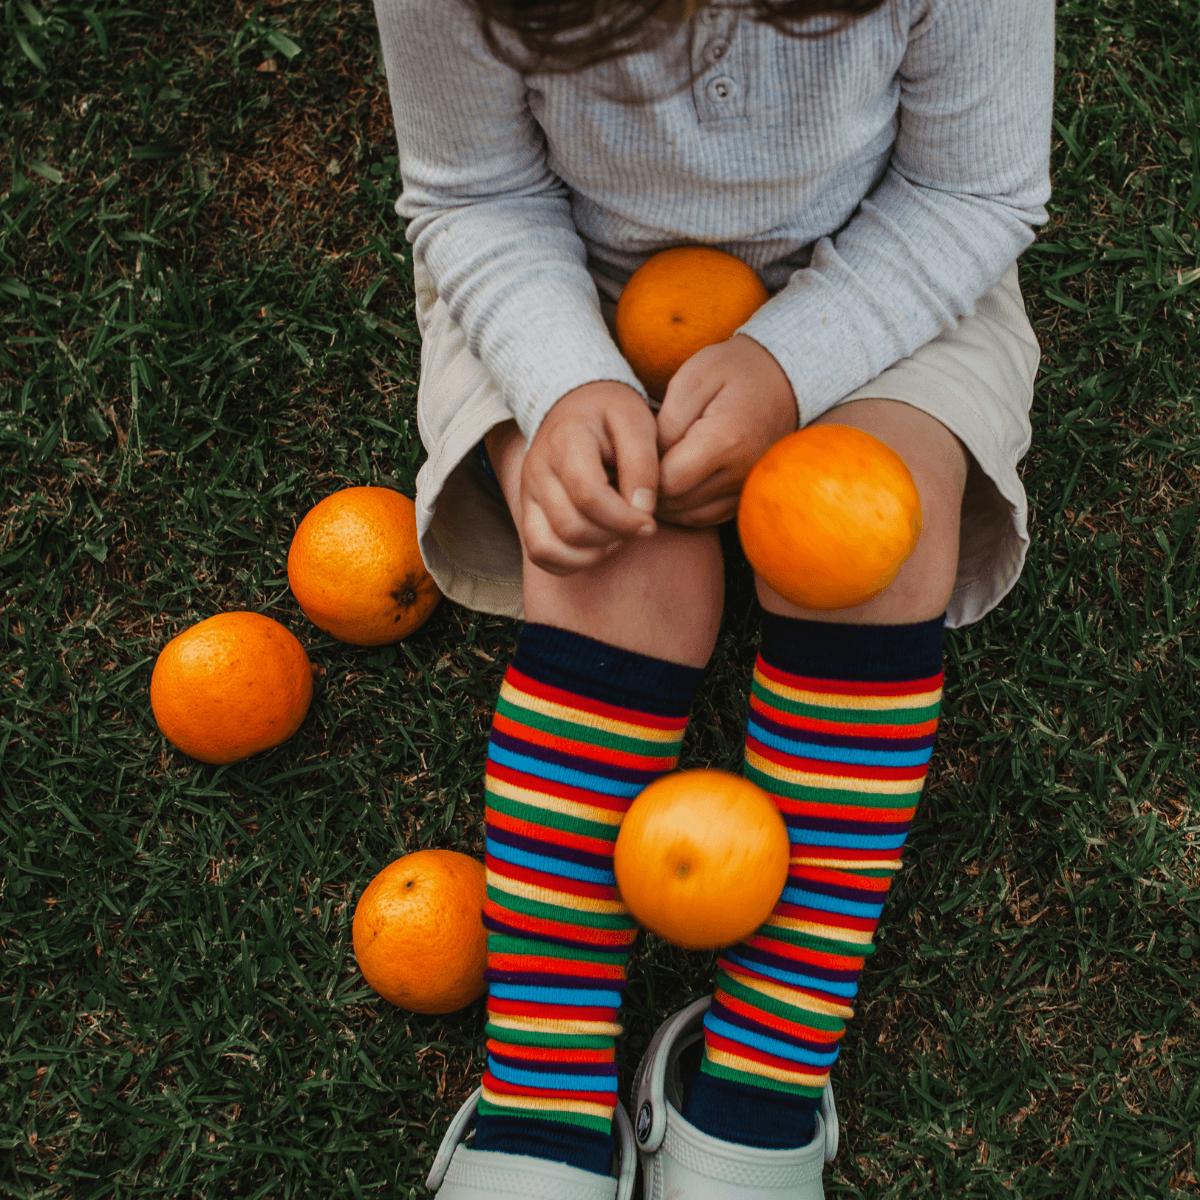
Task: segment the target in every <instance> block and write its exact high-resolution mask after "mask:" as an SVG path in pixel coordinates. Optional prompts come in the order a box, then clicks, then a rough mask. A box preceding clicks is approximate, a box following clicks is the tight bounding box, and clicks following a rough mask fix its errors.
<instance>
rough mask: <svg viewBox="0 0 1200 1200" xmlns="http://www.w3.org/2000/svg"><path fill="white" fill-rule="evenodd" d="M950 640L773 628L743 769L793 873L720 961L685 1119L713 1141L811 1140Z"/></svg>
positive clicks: (864, 630)
mask: <svg viewBox="0 0 1200 1200" xmlns="http://www.w3.org/2000/svg"><path fill="white" fill-rule="evenodd" d="M941 641H942V618H941V617H938V618H937V619H936V620H934V621H929V622H925V623H922V624H919V625H898V626H854V625H831V624H824V623H819V622H810V621H797V620H791V619H789V618H786V617H777V616H772V615H770V614H768V615H766V617H765V619H764V628H763V641H762V651H761V653H760V655H759V659H758V663H757V666H756V669H755V672H754V683H753V693H752V696H751V712H750V722H749V728H748V730H747V734H746V767H745V771H746V776H747V777H748V778H749V779H752V780H753V781H754V782H755V783H757V784H759V785H760V786H761V787H763V788H765V789H766V790H767V791H768V792H770V793H771V795H772V796H773V797H774V799H775V802H776V804H777V805H778V806H779V810H780V812H781V813H782V814H783V818H784V820H785V822H786V823H787V827H788V836H789V839H790V841H791V844H792V854H791V865H790V867H789V870H788V880H787V884H786V886H785V888H784V892H783V895H782V897H781V898H780V901H779V903H778V904H777V905H776V907H775V911H774V912H773V913H772V914H771V916H770V917H769V918H768V919H767V922H766V923H765V924H764V925H763V926H761V927H760V928H759V930H758V931H757V932H756V933H755V934H754V936H753V937H751V938H749V939H748V940H747V941H745V942H743V943H741V944H740V945H738V946H735V947H733V948H731V949H729V950H727V951H726V952H725V953H724V954H723V955H722V956H721V958H720V959H719V963H718V967H719V973H718V977H717V990H716V995H715V998H714V1000H713V1005H712V1008H711V1009H710V1010H709V1013H708V1015H707V1017H706V1018H705V1022H704V1041H705V1054H704V1060H703V1062H702V1063H701V1066H700V1076H699V1078H697V1080H696V1081H695V1083H694V1085H693V1087H692V1088H691V1090H690V1091H689V1092H688V1093H687V1096H686V1100H685V1107H684V1115H685V1116H687V1117H688V1119H689V1120H690V1121H692V1122H693V1124H696V1125H697V1126H698V1127H699V1128H701V1129H703V1130H704V1131H705V1132H706V1133H711V1134H712V1135H713V1136H715V1137H720V1138H723V1139H724V1140H726V1141H734V1142H741V1143H743V1144H748V1145H755V1146H767V1147H781V1146H789V1145H790V1146H799V1145H804V1144H805V1143H806V1142H807V1141H809V1140H811V1137H812V1131H813V1128H814V1119H813V1113H814V1112H815V1110H816V1109H817V1108H818V1107H819V1105H820V1097H821V1093H822V1091H823V1090H824V1087H825V1083H826V1081H827V1079H828V1077H829V1069H830V1067H831V1065H832V1064H833V1062H834V1060H835V1059H836V1058H837V1053H838V1043H839V1041H840V1039H841V1037H842V1034H843V1032H844V1030H845V1022H846V1020H847V1019H848V1018H849V1017H850V1016H851V1015H852V1010H851V1007H850V1001H851V1000H852V998H853V997H854V996H855V995H856V994H857V992H858V977H859V974H860V972H861V970H862V966H863V963H864V961H865V959H866V957H867V956H868V955H870V954H871V953H873V951H874V947H873V946H872V937H873V935H874V932H875V927H876V925H877V923H878V921H879V916H880V913H881V912H882V910H883V900H884V896H885V894H886V892H887V889H888V885H889V883H890V882H891V877H892V874H893V873H894V872H895V871H896V870H897V868H898V867H899V866H900V850H901V847H902V846H903V845H904V839H905V837H906V835H907V833H908V828H909V824H910V822H911V821H912V818H913V814H914V813H915V811H916V805H917V800H918V797H919V795H920V792H921V788H922V786H923V785H924V781H925V774H926V770H927V768H928V764H929V759H930V755H931V754H932V751H933V744H934V737H935V732H936V729H937V719H938V710H939V705H940V702H941V694H942V647H941ZM781 1093H782V1095H781Z"/></svg>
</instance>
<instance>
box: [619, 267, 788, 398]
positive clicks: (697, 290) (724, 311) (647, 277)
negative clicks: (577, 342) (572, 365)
mask: <svg viewBox="0 0 1200 1200" xmlns="http://www.w3.org/2000/svg"><path fill="white" fill-rule="evenodd" d="M767 296H768V293H767V289H766V288H765V287H764V286H763V282H762V280H761V279H759V277H758V276H757V275H756V274H755V273H754V270H753V268H752V267H748V266H747V265H746V264H745V263H744V262H742V260H741V259H740V258H735V257H734V256H733V255H732V254H726V253H725V251H724V250H714V249H713V248H712V247H711V246H677V247H675V248H674V249H672V250H661V251H659V253H658V254H655V255H653V256H652V257H650V258H648V259H646V261H645V262H644V263H642V265H641V266H640V267H638V269H637V270H636V271H634V273H633V274H632V275H631V276H630V277H629V282H628V283H627V284H626V285H625V288H624V290H623V291H622V292H621V297H620V299H619V300H618V301H617V345H618V346H619V347H620V348H621V353H622V354H624V355H625V358H626V360H627V361H628V363H629V365H630V366H631V367H632V368H633V370H634V374H636V375H637V377H638V378H639V379H640V380H641V381H642V383H643V384H644V385H645V388H646V391H648V392H649V393H650V395H651V396H653V397H654V398H655V399H656V400H661V399H662V397H663V394H664V393H665V392H666V390H667V383H668V382H669V381H670V379H671V376H672V375H674V374H675V372H676V371H678V370H679V368H680V367H681V366H683V364H684V363H685V362H687V360H688V359H689V358H691V357H692V355H693V354H695V353H696V351H697V350H702V349H703V348H704V347H705V346H711V345H713V344H715V343H716V342H723V341H725V340H726V339H727V338H730V337H732V336H733V334H734V333H735V332H736V330H737V329H738V327H739V326H741V325H743V324H745V322H746V321H747V319H748V318H749V317H750V315H751V314H752V313H753V312H754V310H755V309H756V308H758V307H759V305H761V304H763V303H765V301H766V300H767Z"/></svg>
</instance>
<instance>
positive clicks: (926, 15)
mask: <svg viewBox="0 0 1200 1200" xmlns="http://www.w3.org/2000/svg"><path fill="white" fill-rule="evenodd" d="M375 8H376V17H377V20H378V24H379V29H380V34H381V37H382V44H383V51H384V58H385V63H386V67H387V76H388V85H389V89H390V92H391V99H392V107H393V113H394V117H395V123H396V132H397V137H398V141H399V146H400V172H401V178H402V181H403V193H402V195H401V197H400V199H399V200H398V201H397V203H396V211H397V212H398V213H399V214H400V216H402V217H404V218H406V219H407V220H408V238H409V240H410V241H411V242H412V244H413V249H414V254H415V255H416V257H417V259H418V260H420V261H421V262H422V263H423V264H424V265H425V267H426V268H427V269H428V270H429V272H430V275H431V277H432V279H433V281H434V283H435V285H436V287H437V290H438V294H439V295H440V296H441V297H442V299H443V300H444V301H445V302H446V304H447V305H448V307H449V310H450V314H451V316H452V317H453V318H454V320H455V321H456V322H458V324H460V325H461V326H462V328H463V329H464V331H465V333H466V336H467V340H468V344H469V346H470V348H471V351H472V353H474V354H475V355H477V356H478V357H479V359H480V360H481V361H482V363H483V364H484V366H485V367H486V368H487V370H488V371H489V373H490V374H491V376H492V377H493V379H494V380H495V381H496V383H497V385H498V386H499V389H500V392H501V394H502V395H503V397H504V399H505V401H506V403H507V404H508V405H509V407H510V409H511V411H512V413H513V415H514V416H515V418H516V420H517V422H518V424H519V426H520V428H521V429H522V431H523V432H524V433H525V435H526V437H527V438H532V437H533V434H534V433H535V432H536V430H537V427H538V425H539V424H540V422H541V420H542V418H543V417H544V416H545V415H546V413H547V412H548V411H549V409H550V407H551V406H552V405H553V404H554V402H555V401H556V400H558V399H559V398H560V397H561V396H563V395H565V394H566V393H567V392H568V391H570V390H571V389H572V388H575V387H578V386H580V385H582V384H584V383H589V382H592V381H594V380H600V379H614V380H619V381H622V382H625V383H628V384H630V385H631V386H633V387H635V388H637V389H638V390H639V391H642V392H643V394H644V389H642V387H641V385H640V384H639V383H638V381H637V379H636V378H635V376H634V375H633V373H632V371H631V370H630V368H629V366H628V364H627V363H626V362H625V360H624V359H623V358H622V356H621V354H620V352H619V351H618V350H617V348H616V346H615V345H614V344H613V341H612V339H611V337H610V336H609V333H608V330H607V328H606V326H605V325H604V322H603V320H602V318H601V316H600V309H599V299H598V293H597V290H596V285H595V283H594V282H593V278H592V275H591V274H589V271H588V269H587V267H588V265H589V264H590V265H591V266H592V268H593V269H594V270H595V271H596V272H597V273H598V274H600V275H601V276H604V277H607V278H611V279H613V280H614V281H616V283H617V285H618V286H619V284H620V283H621V282H623V281H624V280H625V279H627V278H628V276H629V274H630V273H631V272H632V271H633V270H635V269H636V268H637V267H638V266H639V265H640V264H641V263H642V262H643V261H644V260H645V259H646V258H647V257H648V256H649V255H650V254H652V253H654V252H655V251H657V250H661V249H664V248H665V247H668V246H677V245H681V244H685V243H704V244H708V245H715V246H718V247H720V248H721V249H724V250H728V251H730V252H731V253H733V254H736V255H737V256H738V257H740V258H742V259H744V260H745V261H746V262H747V263H749V264H750V265H751V266H752V267H753V268H754V269H755V270H756V271H757V272H758V273H759V275H760V276H761V277H762V279H763V281H764V282H765V283H766V285H767V287H768V289H769V290H770V291H771V293H772V297H771V299H770V300H769V301H768V302H767V303H766V304H765V305H764V306H763V307H762V308H760V309H759V310H758V312H757V313H755V314H754V316H753V317H751V318H750V320H749V321H748V322H747V323H746V324H745V325H744V326H743V327H742V329H741V330H740V332H742V333H745V334H748V335H749V336H750V337H752V338H754V339H755V340H756V341H757V342H759V343H760V344H761V345H763V346H764V347H766V349H767V350H769V351H770V352H771V354H772V355H773V356H774V357H775V359H776V360H777V361H778V362H779V364H780V366H781V367H782V368H783V370H784V372H785V373H786V374H787V377H788V379H789V381H790V382H791V385H792V388H793V390H794V391H795V393H796V398H797V402H798V404H799V407H800V423H801V424H805V423H807V422H808V421H811V420H812V419H813V418H814V417H816V416H818V415H820V413H822V412H824V411H825V410H826V409H827V408H829V407H830V406H831V405H832V404H834V403H835V402H836V401H837V400H839V399H840V398H841V397H842V396H845V395H846V394H848V393H849V392H851V391H853V390H855V389H856V388H858V387H860V386H861V385H863V384H864V383H867V382H868V381H869V380H871V379H873V378H874V377H875V376H876V375H878V374H879V373H880V372H881V371H883V370H884V369H886V368H887V367H889V366H890V365H891V364H892V363H894V362H896V361H898V360H899V359H901V358H903V357H905V356H906V355H908V354H911V353H912V352H913V351H914V350H915V349H917V348H918V347H919V346H921V345H923V344H924V343H925V342H927V341H929V340H930V339H931V338H933V337H935V336H936V335H937V334H938V333H939V332H940V331H941V330H943V329H947V328H952V327H953V326H954V325H955V324H956V323H957V322H958V321H959V320H960V319H961V318H962V317H964V316H967V315H969V314H971V313H972V312H973V310H974V303H975V301H976V300H977V299H978V298H979V297H980V296H982V295H983V294H984V292H986V291H987V290H988V289H989V288H990V287H991V286H992V285H993V284H994V283H996V281H997V280H998V279H999V278H1000V276H1001V275H1002V274H1003V272H1004V271H1005V269H1006V268H1007V267H1008V266H1009V264H1010V263H1011V262H1012V261H1013V259H1014V258H1016V256H1017V255H1018V254H1020V253H1021V251H1022V250H1024V249H1025V248H1026V247H1027V246H1028V245H1029V244H1030V243H1031V242H1032V240H1033V231H1032V228H1031V227H1032V226H1033V225H1036V224H1038V223H1040V222H1043V221H1045V220H1046V211H1045V208H1044V205H1045V203H1046V200H1047V199H1048V198H1049V194H1050V184H1049V137H1050V118H1051V105H1052V96H1053V58H1054V6H1053V0H888V2H887V3H886V4H885V5H884V6H883V7H882V8H880V9H878V10H876V11H875V12H874V13H872V14H870V15H869V16H867V17H865V18H862V19H861V20H859V21H858V22H856V23H854V24H852V25H850V26H848V27H846V28H843V29H842V30H840V31H839V32H835V33H832V34H830V35H829V36H826V37H820V38H812V39H800V38H793V37H788V36H786V35H784V34H781V33H778V32H776V31H775V30H773V29H771V28H770V27H769V26H766V25H762V24H758V23H756V22H754V21H752V20H750V19H749V17H748V16H747V13H746V10H745V9H742V8H739V6H738V5H737V4H733V5H725V4H720V5H713V6H711V7H709V8H706V9H703V10H702V11H701V12H700V13H699V14H698V15H697V16H696V17H694V18H693V19H692V20H691V21H690V22H689V23H687V24H686V25H683V26H681V27H679V29H678V30H677V31H676V33H675V34H674V36H673V38H672V39H671V40H669V41H668V42H667V43H666V44H665V45H664V46H662V47H661V48H660V49H659V50H657V51H654V52H648V53H641V54H636V55H632V56H628V57H626V58H623V59H620V60H618V61H617V62H616V63H610V64H606V65H603V66H599V67H594V68H591V69H589V70H587V71H584V72H580V73H578V74H575V75H566V76H564V75H549V74H546V75H542V74H537V75H528V76H523V75H521V74H520V73H519V72H517V71H515V70H513V69H512V68H510V67H508V66H506V65H504V64H503V63H501V62H499V61H498V60H497V59H496V58H495V56H494V55H492V54H491V53H490V52H489V50H488V49H487V46H486V44H485V42H484V40H483V37H482V35H481V34H480V32H479V30H478V27H477V24H476V19H475V17H474V15H473V14H472V12H471V10H469V9H468V7H467V5H466V4H465V3H462V0H375ZM680 53H682V55H683V61H684V62H686V61H687V60H688V58H689V57H690V61H691V63H692V64H693V66H694V68H695V78H694V82H693V83H692V84H691V86H690V87H684V88H683V89H682V90H679V89H673V88H672V82H673V81H672V79H671V78H670V77H668V76H667V64H669V63H670V62H671V61H672V58H673V57H674V56H678V55H679V54H680ZM675 78H676V79H678V76H676V77H675ZM622 86H631V87H633V88H636V89H641V90H642V91H643V92H648V93H649V94H651V95H655V96H657V98H656V99H652V100H651V101H650V102H647V103H640V104H635V105H629V104H622V103H619V102H618V101H617V100H615V99H614V98H613V89H614V87H616V88H620V87H622Z"/></svg>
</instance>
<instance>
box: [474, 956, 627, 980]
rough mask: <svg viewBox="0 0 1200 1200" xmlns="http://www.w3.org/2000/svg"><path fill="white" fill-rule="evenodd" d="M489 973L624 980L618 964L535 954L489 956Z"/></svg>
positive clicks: (623, 971) (621, 969) (623, 969)
mask: <svg viewBox="0 0 1200 1200" xmlns="http://www.w3.org/2000/svg"><path fill="white" fill-rule="evenodd" d="M488 970H489V971H520V972H523V973H525V974H529V975H577V976H578V977H579V978H580V979H619V980H621V981H622V982H623V981H624V979H625V968H624V967H623V966H622V965H621V964H620V963H598V962H584V961H583V960H581V959H576V958H549V957H542V956H539V955H535V954H495V953H492V954H489V955H488Z"/></svg>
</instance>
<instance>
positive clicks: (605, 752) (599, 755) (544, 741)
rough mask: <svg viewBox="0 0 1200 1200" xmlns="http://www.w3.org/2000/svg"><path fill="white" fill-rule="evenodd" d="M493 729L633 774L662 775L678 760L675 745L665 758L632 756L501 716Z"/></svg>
mask: <svg viewBox="0 0 1200 1200" xmlns="http://www.w3.org/2000/svg"><path fill="white" fill-rule="evenodd" d="M492 728H493V729H496V730H499V732H501V733H506V734H508V735H509V737H513V738H518V739H520V741H522V742H525V743H526V744H527V745H530V746H541V747H543V748H544V749H548V750H557V751H559V752H560V753H563V754H569V755H571V756H572V758H583V759H586V760H587V761H588V762H595V763H600V764H602V765H603V766H612V767H627V768H629V769H630V770H634V771H661V770H663V769H664V768H663V761H664V760H666V759H670V760H674V758H675V747H674V746H672V745H668V746H665V747H664V748H663V752H662V754H629V753H627V752H626V751H622V750H613V749H611V748H609V747H608V746H596V745H593V744H592V743H591V742H582V741H577V740H576V739H574V738H568V737H563V736H562V735H561V734H557V733H547V732H546V731H545V730H544V729H534V728H533V727H532V726H531V725H522V724H521V723H520V722H518V721H513V720H510V719H509V718H508V717H506V716H503V715H502V714H501V713H497V714H496V716H495V719H494V720H493V722H492Z"/></svg>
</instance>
